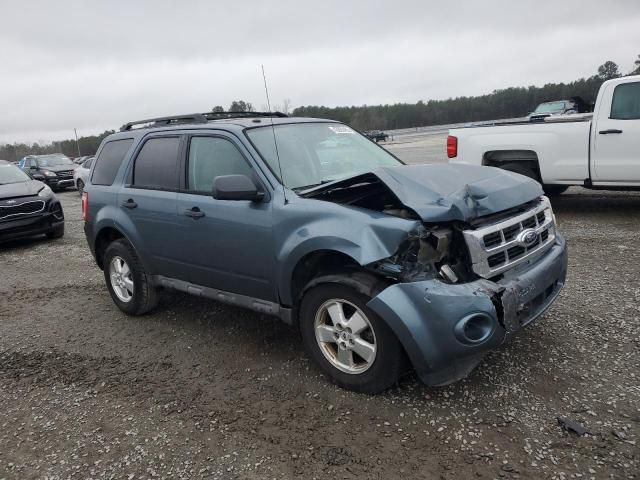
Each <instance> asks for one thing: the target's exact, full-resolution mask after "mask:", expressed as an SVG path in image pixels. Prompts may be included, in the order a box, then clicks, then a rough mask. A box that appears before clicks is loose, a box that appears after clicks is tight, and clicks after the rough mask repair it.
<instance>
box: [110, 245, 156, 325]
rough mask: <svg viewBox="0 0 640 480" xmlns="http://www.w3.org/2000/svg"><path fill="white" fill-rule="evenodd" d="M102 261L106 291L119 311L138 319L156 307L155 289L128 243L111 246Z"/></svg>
mask: <svg viewBox="0 0 640 480" xmlns="http://www.w3.org/2000/svg"><path fill="white" fill-rule="evenodd" d="M103 258H104V259H103V265H104V278H105V281H106V283H107V288H108V289H109V294H110V295H111V298H112V299H113V302H114V303H115V304H116V305H117V306H118V308H119V309H120V310H122V311H123V312H124V313H126V314H128V315H142V314H144V313H147V312H148V311H150V310H152V309H153V308H154V307H155V306H156V305H157V304H158V292H157V289H156V288H155V287H154V286H153V285H152V284H151V282H150V279H149V276H148V275H147V273H146V272H145V271H144V268H143V266H142V262H140V259H139V258H138V255H137V254H136V252H135V250H134V249H133V247H132V246H131V245H130V244H129V242H127V241H126V240H116V241H114V242H112V243H111V244H110V245H109V246H108V247H107V249H106V250H105V252H104V257H103Z"/></svg>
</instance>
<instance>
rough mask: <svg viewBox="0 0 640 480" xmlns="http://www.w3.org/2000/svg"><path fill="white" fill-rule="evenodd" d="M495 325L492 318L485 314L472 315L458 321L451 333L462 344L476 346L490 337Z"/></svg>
mask: <svg viewBox="0 0 640 480" xmlns="http://www.w3.org/2000/svg"><path fill="white" fill-rule="evenodd" d="M495 325H496V321H495V320H494V319H493V317H491V316H489V315H487V314H486V313H474V314H471V315H468V316H466V317H464V318H463V319H462V320H460V321H459V322H458V323H457V324H456V326H455V327H454V330H453V331H454V334H455V336H456V338H457V339H458V340H459V341H461V342H462V343H466V344H468V345H477V344H479V343H482V342H484V341H485V340H487V339H488V338H489V337H490V336H491V334H492V333H493V330H494V328H495Z"/></svg>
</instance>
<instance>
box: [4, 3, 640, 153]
mask: <svg viewBox="0 0 640 480" xmlns="http://www.w3.org/2000/svg"><path fill="white" fill-rule="evenodd" d="M0 18H1V21H0V142H7V141H11V142H13V141H29V142H32V141H50V140H52V139H65V138H71V137H72V135H73V128H74V127H76V128H77V129H78V133H79V134H80V135H90V134H95V133H99V132H102V131H104V130H105V129H111V128H117V127H119V126H120V125H121V124H123V123H125V122H126V121H130V120H135V119H141V118H147V117H152V116H161V115H170V114H176V113H193V112H198V111H207V110H209V109H211V107H213V106H214V105H222V106H224V107H225V108H226V107H228V105H229V104H230V102H231V101H232V100H234V99H244V100H246V101H250V102H252V103H253V104H254V105H255V106H256V107H258V108H260V107H261V106H262V105H265V104H266V101H265V97H264V88H263V84H262V77H261V74H260V65H261V64H264V65H265V69H266V72H267V80H268V82H269V89H270V94H271V100H272V104H276V105H277V104H281V103H282V100H283V99H284V98H290V99H291V102H292V105H293V106H294V107H295V106H299V105H319V104H323V105H328V106H336V105H361V104H378V103H394V102H416V101H418V100H421V99H422V100H429V99H441V98H449V97H455V96H461V95H477V94H482V93H488V92H491V91H492V90H494V89H498V88H503V87H508V86H522V85H543V84H544V83H547V82H559V81H571V80H574V79H576V78H579V77H583V76H590V75H592V74H594V73H595V71H596V69H597V67H598V65H600V64H602V63H604V61H606V60H613V61H615V62H617V63H618V64H619V65H620V67H621V70H622V71H623V72H625V73H626V72H628V71H630V70H631V69H632V67H633V60H634V59H635V58H637V55H638V54H640V28H639V26H640V1H638V0H628V1H627V0H617V1H616V0H607V1H604V0H562V1H550V0H531V1H529V0H519V1H509V0H503V1H500V0H495V1H492V0H483V1H472V0H469V1H460V0H459V1H453V0H449V1H443V2H435V1H426V0H393V1H388V0H387V1H379V0H366V1H365V0H362V1H349V0H313V1H307V0H255V1H254V0H242V1H238V0H236V1H231V0H226V1H222V0H209V1H191V0H183V1H160V0H155V1H141V0H137V1H132V0H128V1H115V0H110V1H97V0H95V1H85V0H78V1H68V0H56V1H42V2H37V1H32V0H21V1H18V0H0Z"/></svg>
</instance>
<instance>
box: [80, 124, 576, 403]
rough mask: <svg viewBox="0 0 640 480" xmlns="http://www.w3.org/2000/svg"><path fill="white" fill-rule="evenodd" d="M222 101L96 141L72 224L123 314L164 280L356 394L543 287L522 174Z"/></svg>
mask: <svg viewBox="0 0 640 480" xmlns="http://www.w3.org/2000/svg"><path fill="white" fill-rule="evenodd" d="M238 115H239V116H238V118H231V117H229V118H223V119H222V118H221V119H217V118H218V117H217V116H216V115H215V114H213V113H208V114H199V115H187V116H178V117H165V118H161V119H158V120H157V121H155V122H154V121H153V120H144V121H141V122H133V123H129V124H126V125H125V126H124V127H122V129H121V131H120V132H119V133H116V134H113V135H110V136H109V137H107V138H106V139H105V140H104V141H103V142H102V144H101V146H100V149H99V150H98V153H97V156H96V160H95V162H94V164H93V167H92V169H91V181H90V182H89V183H87V184H86V186H85V191H84V193H83V195H82V212H83V218H84V222H85V224H84V230H85V234H86V237H87V241H88V244H89V247H90V249H91V252H92V253H93V255H94V257H95V260H96V262H97V264H98V266H99V267H100V268H101V269H103V271H104V278H105V282H106V287H107V289H108V291H109V293H110V295H111V298H112V299H113V301H114V303H115V304H116V305H117V306H118V308H120V309H121V310H122V311H123V312H125V313H127V314H131V315H141V314H144V313H145V312H148V311H150V310H151V309H153V308H154V307H155V306H156V304H157V301H158V295H159V291H160V290H159V289H161V288H167V289H176V290H180V291H183V292H187V293H190V294H193V295H198V296H203V297H207V298H211V299H215V300H219V301H222V302H226V303H229V304H233V305H238V306H242V307H246V308H249V309H252V310H255V311H257V312H260V313H263V314H268V315H275V316H277V317H279V318H281V319H282V320H284V321H285V322H287V323H289V324H291V325H294V326H296V327H297V328H299V329H300V331H301V336H302V340H303V344H304V346H305V348H306V350H307V352H308V354H309V355H310V357H311V358H312V359H313V361H314V362H315V363H316V364H317V365H318V366H319V368H320V369H321V370H322V371H324V372H325V373H326V374H327V375H328V376H329V378H330V379H332V380H333V381H334V382H335V383H337V384H338V385H340V386H342V387H345V388H348V389H352V390H356V391H361V392H370V393H371V392H379V391H381V390H383V389H385V388H387V387H389V386H390V385H392V384H394V383H395V382H396V381H397V379H398V377H399V375H400V374H401V373H402V372H403V370H404V369H405V358H408V359H409V360H410V362H411V364H412V365H413V367H414V368H415V370H416V371H417V372H418V374H419V376H420V378H421V379H422V380H423V381H425V382H426V383H428V384H431V385H442V384H446V383H450V382H453V381H456V380H458V379H460V378H463V377H464V376H466V375H467V374H468V373H469V371H471V369H473V368H474V367H475V366H476V365H477V364H478V362H479V361H480V359H481V358H482V356H483V355H484V354H485V353H487V352H488V351H489V350H491V349H493V348H495V347H497V346H498V345H500V344H501V343H502V342H503V341H504V340H505V338H507V337H510V336H512V335H514V334H515V333H516V332H517V331H519V330H521V329H522V328H523V327H525V326H526V325H528V324H530V323H532V322H533V321H534V320H536V319H537V318H538V317H540V315H541V314H542V313H543V312H544V311H545V310H546V309H547V308H548V307H549V305H551V303H552V302H553V301H554V300H555V299H556V297H557V295H558V293H559V292H560V290H561V288H562V286H563V284H564V281H565V275H566V268H567V252H566V247H565V241H564V240H563V238H562V236H561V235H560V234H559V233H558V231H557V229H556V225H555V219H554V215H553V212H552V209H551V205H550V203H549V201H548V200H547V198H546V197H544V196H543V194H542V189H541V188H540V185H539V184H538V183H537V182H535V181H533V180H531V179H529V178H526V177H523V176H521V175H514V174H512V173H510V172H505V171H503V170H499V169H495V168H487V167H480V166H477V167H468V166H464V165H450V164H444V165H442V164H440V165H412V166H408V165H404V164H403V163H402V162H401V161H400V160H398V159H397V158H395V157H394V156H393V155H392V154H390V153H389V152H387V151H386V150H385V149H383V148H381V147H378V146H377V145H375V144H374V143H372V142H371V141H369V140H368V139H366V138H365V137H364V136H362V135H361V134H359V133H358V132H356V131H355V130H353V129H351V128H350V127H348V126H346V125H344V124H341V123H338V122H333V121H328V120H319V119H311V118H287V117H286V116H284V115H282V114H259V113H255V112H251V113H247V114H238ZM216 119H217V120H216ZM149 124H150V125H151V126H149V127H138V128H134V127H136V125H149ZM343 137H346V138H349V139H350V142H348V143H347V142H342V141H337V139H338V138H343ZM327 145H331V148H327ZM337 149H342V155H343V159H344V161H342V162H334V161H329V162H324V161H323V155H325V152H327V151H328V150H331V152H332V155H334V156H335V154H336V150H337ZM405 355H406V357H405Z"/></svg>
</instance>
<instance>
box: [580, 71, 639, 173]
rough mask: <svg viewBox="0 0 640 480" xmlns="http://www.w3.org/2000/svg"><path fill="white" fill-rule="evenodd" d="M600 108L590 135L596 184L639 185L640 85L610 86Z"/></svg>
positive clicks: (633, 82)
mask: <svg viewBox="0 0 640 480" xmlns="http://www.w3.org/2000/svg"><path fill="white" fill-rule="evenodd" d="M599 105H600V106H599V109H598V112H596V118H595V124H594V128H593V131H592V133H591V142H592V152H591V155H592V159H593V173H592V174H593V180H594V183H598V182H605V183H606V184H615V183H619V184H628V183H637V182H640V82H639V81H637V80H636V81H632V80H629V81H623V83H616V84H610V85H607V86H606V87H605V90H604V91H603V92H602V98H601V100H600V104H599Z"/></svg>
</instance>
